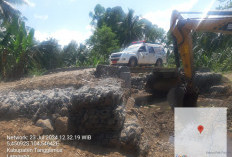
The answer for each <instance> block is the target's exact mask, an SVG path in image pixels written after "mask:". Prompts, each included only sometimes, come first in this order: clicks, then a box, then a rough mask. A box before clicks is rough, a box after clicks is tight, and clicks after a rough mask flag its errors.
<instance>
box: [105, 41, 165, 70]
mask: <svg viewBox="0 0 232 157" xmlns="http://www.w3.org/2000/svg"><path fill="white" fill-rule="evenodd" d="M163 63H166V53H165V51H164V48H163V46H162V45H160V44H151V43H145V42H143V41H139V42H133V43H132V44H131V45H130V46H129V47H127V48H126V49H124V50H123V51H122V52H117V53H112V54H111V55H110V64H112V65H129V66H131V67H135V66H137V65H156V66H159V67H161V66H162V65H163Z"/></svg>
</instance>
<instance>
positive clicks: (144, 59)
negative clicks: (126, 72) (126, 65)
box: [138, 46, 149, 64]
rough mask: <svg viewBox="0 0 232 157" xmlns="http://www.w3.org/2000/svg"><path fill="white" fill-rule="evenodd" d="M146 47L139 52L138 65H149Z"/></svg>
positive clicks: (142, 47)
mask: <svg viewBox="0 0 232 157" xmlns="http://www.w3.org/2000/svg"><path fill="white" fill-rule="evenodd" d="M148 54H149V53H148V51H147V49H146V46H141V47H140V48H139V50H138V63H139V64H149V56H148Z"/></svg>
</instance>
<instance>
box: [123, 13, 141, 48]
mask: <svg viewBox="0 0 232 157" xmlns="http://www.w3.org/2000/svg"><path fill="white" fill-rule="evenodd" d="M120 25H121V33H120V34H122V35H121V38H122V39H123V40H120V41H123V43H120V44H122V45H123V46H124V47H126V46H128V45H129V44H130V43H131V42H132V41H135V40H141V38H142V30H143V25H142V23H141V22H140V20H139V16H134V10H132V9H129V11H128V13H127V15H126V17H125V18H124V20H123V21H122V22H121V23H120Z"/></svg>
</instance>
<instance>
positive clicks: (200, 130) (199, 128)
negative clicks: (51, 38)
mask: <svg viewBox="0 0 232 157" xmlns="http://www.w3.org/2000/svg"><path fill="white" fill-rule="evenodd" d="M197 129H198V131H199V132H200V134H201V132H202V131H203V130H204V127H203V126H202V125H199V126H198V127H197Z"/></svg>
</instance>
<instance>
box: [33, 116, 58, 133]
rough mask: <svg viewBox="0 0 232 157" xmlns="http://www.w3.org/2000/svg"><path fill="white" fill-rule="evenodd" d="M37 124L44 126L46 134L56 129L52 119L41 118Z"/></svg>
mask: <svg viewBox="0 0 232 157" xmlns="http://www.w3.org/2000/svg"><path fill="white" fill-rule="evenodd" d="M35 125H36V126H39V127H41V128H43V133H44V134H51V133H52V132H53V131H54V129H53V126H52V124H51V121H50V119H45V120H43V119H39V120H38V121H37V122H36V124H35Z"/></svg>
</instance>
